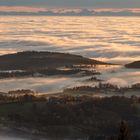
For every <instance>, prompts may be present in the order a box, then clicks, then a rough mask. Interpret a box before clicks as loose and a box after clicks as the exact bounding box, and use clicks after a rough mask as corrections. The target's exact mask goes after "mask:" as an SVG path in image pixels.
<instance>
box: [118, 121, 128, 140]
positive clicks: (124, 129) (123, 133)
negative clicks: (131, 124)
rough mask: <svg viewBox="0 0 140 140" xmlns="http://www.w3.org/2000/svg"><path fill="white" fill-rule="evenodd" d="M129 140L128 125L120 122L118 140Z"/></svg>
mask: <svg viewBox="0 0 140 140" xmlns="http://www.w3.org/2000/svg"><path fill="white" fill-rule="evenodd" d="M129 139H130V132H129V128H128V125H127V123H126V122H125V121H122V122H121V125H120V132H119V136H118V140H129Z"/></svg>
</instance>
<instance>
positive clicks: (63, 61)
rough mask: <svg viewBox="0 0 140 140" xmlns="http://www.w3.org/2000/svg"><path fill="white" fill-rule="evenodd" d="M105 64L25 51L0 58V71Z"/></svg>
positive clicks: (56, 54)
mask: <svg viewBox="0 0 140 140" xmlns="http://www.w3.org/2000/svg"><path fill="white" fill-rule="evenodd" d="M82 64H83V65H89V64H91V65H98V64H101V65H102V64H107V63H104V62H101V61H96V60H92V59H89V58H85V57H82V56H79V55H73V54H66V53H57V52H36V51H26V52H18V53H15V54H7V55H2V56H0V70H32V69H42V68H57V67H62V66H71V65H82Z"/></svg>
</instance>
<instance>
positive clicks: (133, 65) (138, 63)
mask: <svg viewBox="0 0 140 140" xmlns="http://www.w3.org/2000/svg"><path fill="white" fill-rule="evenodd" d="M125 67H127V68H140V61H135V62H132V63H129V64H126V65H125Z"/></svg>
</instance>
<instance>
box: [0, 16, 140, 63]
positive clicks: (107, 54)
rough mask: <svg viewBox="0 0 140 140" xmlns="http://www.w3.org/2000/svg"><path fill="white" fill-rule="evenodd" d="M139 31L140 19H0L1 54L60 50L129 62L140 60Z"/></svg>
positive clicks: (107, 59)
mask: <svg viewBox="0 0 140 140" xmlns="http://www.w3.org/2000/svg"><path fill="white" fill-rule="evenodd" d="M139 29H140V18H139V17H43V16H38V17H35V16H34V17H30V16H27V17H24V16H22V17H18V16H15V17H14V16H9V17H8V16H0V54H1V55H2V54H7V53H14V52H17V51H25V50H43V51H59V52H70V53H74V54H80V55H83V56H86V57H90V58H96V59H98V60H102V61H108V62H116V63H128V62H130V61H134V60H140V30H139Z"/></svg>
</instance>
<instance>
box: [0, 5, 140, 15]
mask: <svg viewBox="0 0 140 140" xmlns="http://www.w3.org/2000/svg"><path fill="white" fill-rule="evenodd" d="M88 10H89V11H95V12H123V11H128V12H133V13H140V8H131V9H130V8H95V9H94V8H93V9H91V8H90V9H88ZM47 11H51V12H54V13H67V12H75V13H79V12H81V11H82V9H80V8H52V9H49V8H43V7H29V6H0V12H34V13H37V12H47Z"/></svg>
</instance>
